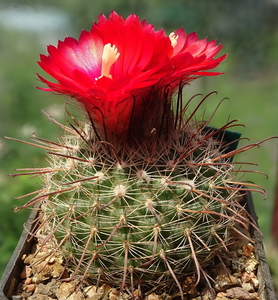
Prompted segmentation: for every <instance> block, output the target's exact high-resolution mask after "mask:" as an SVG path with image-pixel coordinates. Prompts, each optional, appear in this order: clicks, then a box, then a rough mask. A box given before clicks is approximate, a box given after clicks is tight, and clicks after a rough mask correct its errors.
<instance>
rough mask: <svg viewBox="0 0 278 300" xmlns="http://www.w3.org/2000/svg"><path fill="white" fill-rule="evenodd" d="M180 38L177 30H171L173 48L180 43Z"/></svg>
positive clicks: (170, 37)
mask: <svg viewBox="0 0 278 300" xmlns="http://www.w3.org/2000/svg"><path fill="white" fill-rule="evenodd" d="M178 38H179V36H178V35H176V34H175V32H171V33H170V34H169V39H170V41H171V45H172V47H173V48H174V47H175V46H176V45H177V43H178Z"/></svg>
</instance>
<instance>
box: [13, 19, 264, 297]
mask: <svg viewBox="0 0 278 300" xmlns="http://www.w3.org/2000/svg"><path fill="white" fill-rule="evenodd" d="M131 21H132V22H133V23H135V25H138V24H139V25H140V26H141V27H140V26H139V27H140V28H141V31H142V32H143V33H144V34H145V33H146V32H147V29H148V32H147V33H148V34H150V32H151V35H153V36H155V37H156V39H161V42H160V44H159V45H161V44H163V43H166V44H165V45H166V46H167V47H168V48H167V49H170V47H172V48H173V49H174V53H173V54H171V55H172V56H169V54H168V52H167V51H168V50H167V51H166V50H165V51H166V52H167V53H166V54H165V53H164V54H163V55H164V56H165V57H166V58H167V59H165V60H162V59H160V58H157V55H158V54H157V51H156V50H155V49H154V50H153V52H154V53H153V59H154V57H156V63H155V65H152V66H151V67H150V63H149V62H148V64H146V65H145V66H144V68H143V67H142V70H141V73H140V74H141V77H143V80H142V81H140V80H141V79H140V80H139V79H138V78H139V77H140V76H137V75H136V76H137V77H136V76H135V77H134V78H133V79H134V81H135V83H136V84H135V83H134V82H133V83H131V84H128V83H127V82H126V81H124V80H123V79H122V80H123V81H124V84H125V85H129V86H128V87H127V88H126V87H124V88H123V87H119V85H121V84H122V83H121V82H120V81H118V82H117V84H118V86H116V87H114V88H113V91H110V92H111V93H112V97H115V99H116V100H117V101H116V100H115V101H116V104H115V103H112V104H111V101H112V100H111V99H110V98H109V97H110V94H109V93H108V92H107V91H106V92H107V93H106V94H105V93H104V90H105V89H107V90H108V89H109V86H110V85H111V86H112V84H113V82H114V81H117V78H116V77H117V72H120V71H119V70H118V69H117V66H115V68H114V69H113V65H114V64H116V63H117V62H118V60H119V59H120V57H121V56H124V55H123V53H122V52H121V51H120V50H118V49H117V48H118V47H119V48H120V45H117V43H116V42H115V41H114V40H113V41H111V43H114V42H115V44H116V46H117V48H115V46H111V44H109V45H108V44H106V45H108V51H110V52H111V51H112V54H111V55H110V56H109V59H110V62H109V63H106V62H105V55H102V58H100V56H99V54H97V55H96V56H95V59H97V58H98V59H99V60H101V61H102V69H101V71H99V72H100V73H99V74H98V73H97V72H98V71H96V70H95V69H93V71H94V72H92V73H94V74H93V76H94V80H95V82H94V84H93V85H92V86H93V88H92V89H91V90H89V91H86V92H85V91H84V86H85V85H86V84H87V83H88V81H89V79H88V76H87V75H88V74H85V72H83V73H82V72H81V71H80V69H78V68H77V67H76V66H74V64H75V63H77V62H76V61H75V62H73V64H72V65H73V66H72V65H71V66H70V65H67V62H65V60H66V59H68V56H67V57H66V56H65V57H64V58H63V59H64V61H63V60H62V58H61V54H63V51H64V52H67V54H68V55H69V56H70V55H71V57H70V59H73V60H74V55H75V54H76V57H77V56H78V55H79V56H78V63H81V61H82V59H84V61H85V60H86V57H87V56H86V55H88V53H87V52H86V51H87V50H86V49H87V48H86V47H85V46H84V45H85V44H86V43H85V41H86V39H89V38H90V37H91V36H93V37H94V39H96V40H97V38H96V36H97V33H98V31H101V30H102V32H104V33H106V32H108V29H107V28H106V27H105V26H108V28H110V27H111V26H112V25H113V26H114V27H111V28H112V29H113V30H114V31H115V32H117V30H118V29H117V26H118V27H120V25H121V30H122V31H124V30H125V29H126V28H127V29H129V30H130V28H129V26H130V25H129V23H130V22H131ZM111 24H112V25H111ZM133 25H134V24H133ZM109 26H110V27H109ZM102 27H105V28H106V29H103V28H102ZM132 28H133V29H132V30H135V29H134V27H132ZM112 29H111V30H112ZM127 29H126V31H127ZM136 30H138V32H139V31H140V30H139V29H138V28H137V29H136ZM141 31H140V32H139V33H138V32H137V34H139V36H140V34H143V33H142V32H141ZM124 32H125V31H124ZM104 35H105V34H104ZM185 37H187V38H188V36H186V34H185V32H184V31H182V30H178V31H177V32H175V33H174V34H172V35H171V36H170V38H168V37H166V36H164V35H163V34H162V33H161V31H158V32H155V31H154V30H153V27H150V25H149V24H147V23H146V22H139V19H138V18H137V17H136V16H134V15H132V16H130V17H129V18H127V19H126V20H123V19H122V18H120V17H119V16H118V15H116V14H115V13H112V14H111V16H110V18H109V19H108V20H106V19H105V18H104V17H103V16H100V18H99V23H97V24H95V25H94V26H93V28H92V30H91V31H90V32H89V33H88V32H83V33H82V35H81V37H80V40H79V44H78V42H76V41H75V40H74V41H73V39H70V38H67V39H66V40H65V41H64V42H60V43H59V45H58V48H54V47H49V54H50V55H49V56H41V62H40V65H41V66H42V68H43V69H44V70H46V71H47V72H48V73H49V74H50V75H52V76H53V77H54V78H55V79H57V80H58V82H59V84H56V83H51V82H49V81H47V80H45V79H44V78H42V77H40V79H41V80H42V81H43V82H45V83H46V84H47V85H48V86H49V90H51V91H55V92H59V93H63V94H67V95H70V96H71V97H73V98H74V99H75V100H77V101H78V102H79V103H81V106H82V108H83V109H84V110H85V112H86V114H87V118H75V117H73V115H72V114H71V113H68V114H69V116H70V117H71V123H70V125H69V126H65V125H63V124H59V123H58V122H57V121H55V120H53V119H52V118H51V117H50V116H49V119H50V120H51V121H52V122H54V123H55V124H56V125H58V126H59V127H61V128H62V129H63V130H64V135H63V136H61V137H60V140H59V142H51V141H47V140H44V139H42V138H39V137H36V136H34V137H33V138H34V139H35V140H36V141H37V145H38V146H39V147H42V148H44V149H46V150H47V160H48V162H49V166H48V167H47V168H38V169H32V170H30V169H26V172H25V173H23V174H29V175H30V174H32V175H39V176H41V178H42V179H43V187H42V189H40V190H39V191H37V193H38V195H36V196H35V197H33V198H32V199H31V200H30V201H28V202H27V203H26V205H24V206H23V207H21V208H18V209H22V208H25V207H31V206H33V205H35V204H39V207H40V210H41V212H42V216H41V217H40V222H41V225H40V226H39V228H35V231H34V232H33V235H34V236H36V234H37V232H38V230H40V229H41V228H42V227H43V228H44V231H45V232H47V234H46V236H45V238H44V242H43V243H44V244H45V243H46V242H47V241H49V240H54V241H55V244H56V246H55V247H54V249H53V253H52V254H51V255H50V257H48V259H50V258H51V257H52V256H53V255H55V253H56V252H58V251H59V252H60V251H61V252H62V253H63V256H64V258H65V261H66V265H68V266H69V268H70V270H71V279H74V278H76V277H78V278H79V277H81V281H84V280H85V279H86V278H88V277H89V278H91V279H92V280H93V281H94V282H95V283H96V284H97V285H99V284H103V283H110V284H112V285H114V286H115V287H117V288H118V289H119V291H122V290H123V289H125V288H128V289H130V288H131V289H132V290H134V289H135V288H136V287H140V288H141V289H142V290H144V289H147V288H149V289H151V288H154V289H159V290H167V289H170V288H173V287H174V288H176V289H178V290H179V292H180V294H181V296H182V297H183V288H182V280H184V278H185V276H187V275H189V274H196V282H195V283H196V284H197V283H198V282H199V281H200V278H201V277H204V276H206V273H205V268H206V266H207V265H208V264H209V263H210V262H211V261H212V260H213V259H214V258H215V257H216V256H218V255H221V252H223V251H225V250H227V247H228V246H229V245H230V244H232V243H234V239H233V237H234V234H235V233H236V234H237V235H238V236H240V237H243V238H246V239H249V238H248V237H247V236H245V235H244V233H242V230H241V228H245V229H247V227H248V224H251V225H252V221H250V219H249V217H248V215H247V213H246V211H245V209H244V208H243V207H242V206H241V204H240V202H241V199H242V194H243V193H244V192H245V191H247V190H256V191H259V192H262V193H263V190H261V189H260V188H259V187H257V186H256V185H254V184H249V186H247V187H246V186H245V187H244V186H243V185H242V183H240V182H239V181H238V180H237V179H236V176H235V175H236V174H237V171H236V169H235V166H234V164H233V162H232V157H233V156H234V155H236V154H237V153H240V152H243V151H245V150H248V149H249V148H252V147H254V146H256V144H254V145H250V146H245V147H242V148H239V149H237V150H232V151H228V150H227V148H228V147H229V146H230V145H231V143H227V142H226V141H225V140H224V139H223V132H224V131H225V130H227V129H229V128H230V127H232V126H236V124H235V121H232V122H229V123H227V124H225V125H224V126H223V127H222V128H220V129H219V130H212V129H209V128H208V127H207V125H208V123H209V121H206V120H198V119H196V112H197V111H198V110H199V109H200V106H201V104H202V103H203V102H204V100H206V99H207V98H208V97H205V98H203V100H201V102H200V103H199V104H198V105H197V106H196V109H195V110H193V112H192V113H190V112H189V111H188V106H189V103H190V102H191V100H192V99H191V100H190V101H189V102H188V103H186V104H185V105H182V98H183V86H184V85H185V84H186V83H187V82H189V81H190V80H193V79H195V78H196V77H197V76H200V75H206V74H207V73H205V72H207V71H204V70H208V69H210V68H214V67H215V66H217V65H218V64H219V63H220V62H221V61H222V60H223V59H224V56H222V57H221V58H218V59H214V57H213V56H214V55H215V54H216V53H217V52H218V51H219V50H220V48H221V47H220V46H214V45H215V42H214V43H213V42H206V41H205V42H204V40H202V41H197V40H196V38H195V37H196V36H195V35H191V38H188V40H187V43H190V41H191V42H192V41H193V42H192V44H193V46H195V48H196V47H197V46H198V47H199V48H200V47H201V46H200V45H204V43H206V46H205V47H203V46H202V47H203V48H202V49H199V50H200V51H199V52H198V51H197V50H196V49H195V50H188V51H185V50H182V49H184V48H182V46H181V43H184V44H185V43H186V42H185V41H184V40H185ZM102 38H103V40H104V42H103V44H105V43H107V39H106V37H103V36H102ZM110 38H111V39H112V37H110ZM180 39H181V41H180ZM98 42H99V41H98ZM78 46H80V49H81V50H82V49H83V50H84V49H85V50H84V51H85V52H84V53H82V51H81V50H80V49H79V48H78ZM97 46H98V45H97V43H96V44H95V48H97ZM187 46H188V45H187ZM193 46H192V47H191V49H193V48H194V47H193ZM71 47H72V48H71ZM75 47H76V49H75ZM82 47H83V48H82ZM91 47H92V48H93V44H92V43H91ZM138 47H139V46H138ZM175 47H179V49H180V50H179V52H178V50H176V51H175ZM92 48H91V49H92ZM104 48H105V47H104ZM154 48H155V47H154ZM189 48H190V46H189ZM189 48H188V49H189ZM106 49H107V48H106ZM73 50H75V51H76V53H75V54H74V52H71V51H73ZM59 51H60V52H59ZM104 51H106V50H103V47H102V48H101V53H102V52H104ZM122 51H123V50H122ZM130 51H131V50H130ZM190 51H193V52H190ZM194 51H195V52H196V53H197V52H198V53H201V55H200V56H199V57H198V53H197V54H196V53H195V52H194ZM96 52H97V51H96ZM161 52H163V51H162V50H161ZM81 54H84V57H83V58H82V56H81ZM137 54H138V53H137ZM137 54H136V55H137ZM159 55H160V54H159ZM179 55H180V58H183V60H186V59H187V63H186V64H185V66H180V65H179V64H178V63H177V62H178V56H179ZM190 55H191V56H190ZM137 56H138V57H139V56H140V55H139V54H138V55H137ZM189 56H190V59H191V60H190V59H189ZM111 57H112V58H111ZM128 57H129V56H128V55H126V57H125V58H126V59H127V58H128ZM165 57H164V58H165ZM109 59H108V61H109ZM140 59H142V57H141V58H140ZM159 59H160V60H159ZM59 60H61V61H63V63H64V65H62V63H61V67H60V66H59V63H58V62H59ZM111 60H112V62H111ZM138 60H139V58H138ZM183 60H182V61H183ZM161 61H162V62H161ZM180 62H181V61H180ZM189 62H191V65H190V63H189ZM90 63H91V64H93V62H91V61H89V60H88V59H87V60H86V63H85V64H87V66H88V65H89V64H90ZM159 63H160V64H159ZM105 64H108V65H106V68H104V67H103V66H105ZM100 65H101V63H100ZM157 65H158V67H157ZM169 66H171V68H170V67H169ZM173 66H174V67H175V68H174V67H173ZM54 67H55V68H54ZM71 68H75V71H76V72H75V73H74V72H72V73H71V76H73V77H74V76H75V77H74V78H73V77H72V78H71V80H70V79H69V78H66V76H67V75H66V73H67V72H68V73H70V72H69V70H70V69H71ZM94 68H96V67H95V66H94ZM147 68H149V70H147ZM84 70H85V69H84ZM84 70H83V71H84ZM173 70H174V71H173ZM152 71H153V73H152ZM63 72H64V73H63ZM113 72H114V73H113ZM131 73H132V72H131ZM146 74H147V75H146ZM165 74H166V75H167V76H166V75H165ZM217 74H218V73H212V74H211V75H217ZM81 75H82V76H83V77H82V76H81ZM91 75H92V74H91ZM68 76H70V75H68ZM86 76H87V77H86ZM122 76H123V77H124V76H125V74H124V75H122ZM130 76H131V75H130ZM132 76H134V74H133V73H132ZM144 76H147V78H148V79H149V81H150V82H147V83H145V82H143V81H144V80H145V79H146V77H144ZM81 77H82V80H83V81H82V82H81V79H80V78H81ZM114 78H115V79H114ZM74 80H75V81H74ZM78 80H79V81H78ZM101 80H102V81H105V86H104V87H103V83H102V82H99V81H101ZM113 80H114V81H113ZM82 84H83V86H82ZM109 84H110V85H109ZM132 84H134V86H132ZM137 86H139V88H137ZM117 88H118V89H119V90H117ZM137 89H138V90H137ZM176 91H178V92H177V103H176V104H175V105H174V104H173V99H174V98H175V97H174V95H175V93H176ZM101 97H103V99H105V101H104V100H103V101H100V100H99V99H101ZM109 99H110V100H109ZM109 101H110V102H109ZM107 103H108V104H107ZM152 109H154V110H152ZM174 112H175V113H174ZM236 142H237V141H234V143H236ZM17 175H18V174H17ZM29 195H30V194H29Z"/></svg>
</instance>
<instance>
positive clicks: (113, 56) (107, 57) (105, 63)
mask: <svg viewBox="0 0 278 300" xmlns="http://www.w3.org/2000/svg"><path fill="white" fill-rule="evenodd" d="M119 56H120V53H119V52H118V49H117V48H116V46H115V45H113V46H111V44H110V43H108V44H106V45H105V46H104V48H103V53H102V66H101V76H100V77H99V78H101V77H103V76H105V77H108V78H111V79H112V76H111V74H110V70H111V67H112V65H113V64H114V63H115V62H116V61H117V59H118V58H119Z"/></svg>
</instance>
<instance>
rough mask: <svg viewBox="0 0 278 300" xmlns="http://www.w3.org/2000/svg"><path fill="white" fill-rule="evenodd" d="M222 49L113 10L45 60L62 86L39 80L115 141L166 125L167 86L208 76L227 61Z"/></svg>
mask: <svg viewBox="0 0 278 300" xmlns="http://www.w3.org/2000/svg"><path fill="white" fill-rule="evenodd" d="M220 49H221V46H215V41H211V42H207V41H206V40H198V37H197V35H196V34H195V33H192V34H188V35H186V33H185V31H184V30H183V29H179V30H177V31H175V32H174V33H173V34H171V35H170V36H169V37H168V36H166V34H165V32H164V31H163V30H158V31H156V30H155V29H154V27H153V26H152V25H150V24H148V23H147V22H146V21H140V19H139V17H138V16H136V15H134V14H132V15H130V16H129V17H128V18H126V19H123V18H122V17H121V16H119V15H117V14H116V13H115V12H112V13H111V14H110V16H109V18H108V19H107V18H106V17H105V16H104V15H101V16H100V17H99V19H98V22H97V23H95V24H93V26H92V28H91V30H90V31H89V32H87V31H82V33H81V35H80V37H79V40H75V39H74V38H71V37H67V38H66V39H65V40H64V41H63V42H61V41H59V43H58V46H57V47H54V46H48V54H49V55H48V56H45V55H41V56H40V59H41V61H40V62H39V65H40V66H41V68H42V69H43V70H44V71H45V72H47V73H48V74H49V75H51V76H52V77H53V78H54V79H55V80H57V83H55V82H50V81H48V80H46V79H44V78H43V77H41V76H39V75H38V76H39V78H40V79H41V81H43V82H44V83H46V84H47V85H48V88H46V89H43V90H46V91H52V92H58V93H61V94H66V95H69V96H71V97H73V98H75V99H76V100H77V101H79V102H80V103H81V104H82V105H83V106H84V108H85V110H86V111H87V112H88V114H89V116H90V118H91V120H92V122H93V125H94V127H95V129H96V131H97V133H98V134H99V136H100V137H101V138H102V139H106V140H108V141H112V140H113V137H116V138H117V139H119V138H122V137H124V138H125V137H126V136H127V134H128V133H129V134H131V135H136V134H135V131H136V130H139V129H138V128H141V129H142V128H144V130H143V131H146V130H147V131H148V130H149V131H150V130H152V129H153V128H154V127H157V126H158V124H161V118H162V116H163V111H164V110H165V101H164V100H165V99H164V98H163V97H164V96H163V95H164V94H165V86H166V85H167V86H168V85H169V84H170V85H171V86H172V92H173V90H174V89H175V88H176V86H177V85H178V84H179V82H180V80H183V81H189V80H191V79H193V78H195V77H196V76H200V75H209V73H207V72H206V70H208V69H211V68H214V67H216V66H217V65H218V64H219V63H220V62H221V61H222V60H223V59H224V58H225V56H221V57H219V58H217V59H214V56H215V55H216V54H217V53H218V52H219V50H220ZM216 74H219V73H211V75H216ZM172 92H171V93H170V94H172ZM163 99H164V100H163ZM166 101H168V102H169V99H166ZM166 104H167V103H166ZM166 106H167V105H166ZM150 110H151V113H152V115H154V116H151V115H150V114H149V111H150ZM138 122H141V125H142V126H139V125H140V124H139V125H138ZM146 124H148V125H146ZM145 125H146V126H147V129H146V126H145ZM136 128H137V129H136ZM133 129H134V132H133V131H132V130H133Z"/></svg>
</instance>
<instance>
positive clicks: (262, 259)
mask: <svg viewBox="0 0 278 300" xmlns="http://www.w3.org/2000/svg"><path fill="white" fill-rule="evenodd" d="M243 203H244V204H245V205H246V208H247V211H248V212H249V214H250V216H251V217H252V218H253V219H254V220H255V222H256V223H257V216H256V214H255V210H254V205H253V200H252V195H251V193H248V194H247V195H245V196H244V202H243ZM36 216H37V211H36V210H33V211H32V212H31V214H30V217H29V220H28V222H27V225H26V229H27V230H24V231H23V233H22V235H21V237H20V240H19V242H18V245H17V247H16V248H15V251H14V253H13V255H12V257H11V259H10V261H9V263H8V265H7V267H6V269H5V272H4V274H3V277H2V279H1V281H0V300H8V299H13V298H12V296H13V293H14V292H15V291H16V288H17V286H18V284H19V282H20V274H21V272H22V269H23V262H22V256H23V255H24V254H28V253H30V251H31V248H32V245H33V244H34V240H31V241H29V242H28V237H29V234H28V232H30V230H31V229H32V227H33V226H35V219H36ZM27 231H28V232H27ZM250 235H251V237H252V238H253V239H254V241H255V244H254V253H255V257H256V259H257V260H258V261H259V265H258V268H257V278H258V280H259V287H258V290H257V293H258V295H259V297H260V300H276V299H277V296H276V294H275V290H274V286H273V282H272V278H271V275H270V271H269V267H268V263H267V260H266V256H265V251H264V247H263V243H262V236H261V234H260V233H259V232H257V231H256V230H255V229H254V228H253V227H252V226H250ZM246 299H247V298H246Z"/></svg>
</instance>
